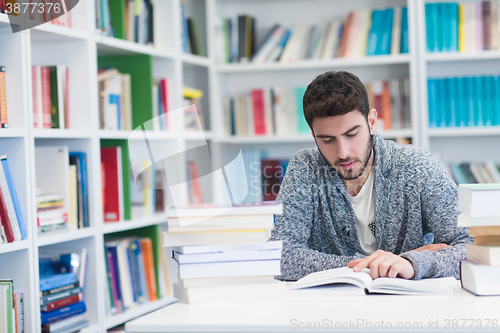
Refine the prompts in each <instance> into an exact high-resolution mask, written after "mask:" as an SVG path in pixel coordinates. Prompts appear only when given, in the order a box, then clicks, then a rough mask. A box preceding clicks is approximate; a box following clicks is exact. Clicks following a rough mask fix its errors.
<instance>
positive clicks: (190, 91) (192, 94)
mask: <svg viewBox="0 0 500 333" xmlns="http://www.w3.org/2000/svg"><path fill="white" fill-rule="evenodd" d="M182 94H183V95H184V97H187V98H191V99H200V98H202V97H203V91H201V90H199V89H195V88H188V87H184V88H183V89H182Z"/></svg>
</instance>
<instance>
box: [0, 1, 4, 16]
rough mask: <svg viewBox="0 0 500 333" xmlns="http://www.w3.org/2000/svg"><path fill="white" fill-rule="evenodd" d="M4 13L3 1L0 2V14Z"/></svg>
mask: <svg viewBox="0 0 500 333" xmlns="http://www.w3.org/2000/svg"><path fill="white" fill-rule="evenodd" d="M3 12H5V0H0V13H3Z"/></svg>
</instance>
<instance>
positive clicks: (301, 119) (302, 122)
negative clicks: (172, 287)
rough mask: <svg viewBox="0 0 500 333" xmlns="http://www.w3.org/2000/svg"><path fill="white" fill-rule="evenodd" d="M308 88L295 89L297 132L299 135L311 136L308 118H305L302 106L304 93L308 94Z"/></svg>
mask: <svg viewBox="0 0 500 333" xmlns="http://www.w3.org/2000/svg"><path fill="white" fill-rule="evenodd" d="M306 89H307V87H297V88H295V96H296V103H297V123H298V124H297V125H298V126H297V132H298V134H309V133H311V129H310V128H309V125H308V124H307V121H306V118H305V116H304V107H303V104H302V100H303V98H304V93H305V92H306Z"/></svg>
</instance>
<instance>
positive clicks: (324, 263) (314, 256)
mask: <svg viewBox="0 0 500 333" xmlns="http://www.w3.org/2000/svg"><path fill="white" fill-rule="evenodd" d="M364 257H365V256H364V255H362V254H360V253H356V255H354V256H338V255H335V254H328V253H323V252H320V251H316V250H312V249H308V248H303V247H295V248H284V249H283V254H282V259H281V275H280V276H278V277H277V279H279V280H283V281H296V280H298V279H300V278H303V277H304V276H306V275H308V274H310V273H314V272H319V271H323V270H326V269H332V268H339V267H344V266H346V265H347V263H348V262H349V261H351V260H354V259H358V258H364Z"/></svg>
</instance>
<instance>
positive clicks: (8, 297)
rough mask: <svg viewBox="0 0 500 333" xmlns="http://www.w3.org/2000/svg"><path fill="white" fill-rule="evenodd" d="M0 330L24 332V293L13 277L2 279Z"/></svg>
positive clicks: (0, 285)
mask: <svg viewBox="0 0 500 333" xmlns="http://www.w3.org/2000/svg"><path fill="white" fill-rule="evenodd" d="M0 332H6V333H17V332H24V293H23V291H22V290H20V289H14V281H13V280H11V279H0Z"/></svg>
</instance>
